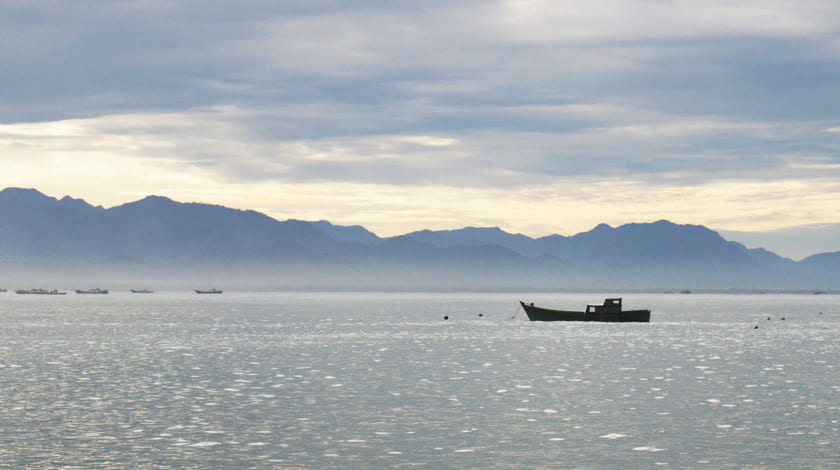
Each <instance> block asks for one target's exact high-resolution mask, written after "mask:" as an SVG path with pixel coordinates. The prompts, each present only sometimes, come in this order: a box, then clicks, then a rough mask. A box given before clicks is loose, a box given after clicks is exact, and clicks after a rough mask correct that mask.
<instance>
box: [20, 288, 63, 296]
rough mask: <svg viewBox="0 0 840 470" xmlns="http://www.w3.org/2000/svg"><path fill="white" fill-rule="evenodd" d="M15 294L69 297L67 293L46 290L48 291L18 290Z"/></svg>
mask: <svg viewBox="0 0 840 470" xmlns="http://www.w3.org/2000/svg"><path fill="white" fill-rule="evenodd" d="M15 294H33V295H67V292H62V291H59V290H55V289H52V290H46V289H16V290H15Z"/></svg>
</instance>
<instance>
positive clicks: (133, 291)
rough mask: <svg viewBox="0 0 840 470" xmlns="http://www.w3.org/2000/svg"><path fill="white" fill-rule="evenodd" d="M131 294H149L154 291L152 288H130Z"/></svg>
mask: <svg viewBox="0 0 840 470" xmlns="http://www.w3.org/2000/svg"><path fill="white" fill-rule="evenodd" d="M130 290H131V293H132V294H151V293H154V291H153V290H149V289H130Z"/></svg>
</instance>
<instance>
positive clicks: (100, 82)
mask: <svg viewBox="0 0 840 470" xmlns="http://www.w3.org/2000/svg"><path fill="white" fill-rule="evenodd" d="M0 8H1V9H2V11H0V13H2V14H0V31H2V39H3V40H2V41H0V60H2V63H3V73H2V74H0V97H2V98H1V99H0V159H2V160H0V163H2V164H3V166H4V167H5V168H6V171H4V172H3V176H0V185H2V186H4V187H5V186H33V187H37V188H39V189H41V190H42V191H45V192H47V193H55V195H59V196H60V195H63V194H70V195H73V196H74V197H83V198H85V199H87V200H89V201H91V202H93V203H98V204H104V205H114V204H118V203H121V202H126V201H129V200H133V199H136V198H138V197H142V196H144V195H146V194H151V193H158V194H165V195H168V196H170V197H173V198H176V199H181V200H200V201H205V202H215V203H221V204H226V205H230V206H235V207H243V208H256V209H259V210H263V211H265V212H267V213H269V214H271V215H273V216H275V217H278V218H290V217H296V218H303V219H321V218H326V219H329V220H331V221H333V222H337V223H358V224H362V225H365V226H367V227H369V228H371V229H372V230H374V231H376V232H377V233H380V234H383V235H388V234H395V233H404V232H407V231H411V230H415V229H419V228H457V227H461V226H464V225H499V226H502V227H503V228H505V229H507V230H510V231H521V232H523V233H526V234H529V235H543V234H547V233H565V234H571V233H576V232H578V231H581V230H586V229H588V228H591V227H592V226H594V225H595V224H597V223H599V222H607V223H611V224H613V225H617V224H621V223H625V222H644V221H652V220H657V219H661V218H667V219H670V220H673V221H675V222H680V223H698V224H704V225H707V226H710V227H712V228H719V229H728V230H735V231H747V232H749V231H767V230H775V229H779V228H784V227H791V226H797V225H805V224H816V223H820V224H827V223H837V222H840V178H838V176H840V152H838V150H840V116H838V115H840V112H838V109H840V33H838V32H840V4H838V3H837V2H835V1H830V0H821V1H797V2H790V1H762V2H759V1H742V2H730V1H721V2H714V1H712V2H688V1H619V0H606V1H599V2H589V3H587V2H575V1H568V2H566V1H556V0H552V1H496V2H493V1H467V0H464V1H445V2H444V1H424V2H383V1H365V0H361V1H354V2H340V1H317V0H306V1H284V2H276V1H239V2H225V1H212V0H210V1H208V0H202V1H197V0H196V1H184V0H182V1H160V2H158V1H114V2H107V1H106V2H103V1H74V2H66V1H39V0H36V1H30V2H17V1H0ZM838 249H840V247H838Z"/></svg>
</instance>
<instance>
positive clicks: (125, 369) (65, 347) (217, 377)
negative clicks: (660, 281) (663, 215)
mask: <svg viewBox="0 0 840 470" xmlns="http://www.w3.org/2000/svg"><path fill="white" fill-rule="evenodd" d="M533 297H534V299H531V300H534V301H535V302H537V303H538V304H545V305H547V306H558V307H564V306H568V307H580V306H582V305H585V304H586V303H588V302H593V301H599V300H600V297H604V296H601V295H592V294H586V295H582V294H556V295H549V294H539V295H533ZM3 299H4V301H5V302H4V303H3V305H2V307H0V316H1V318H0V320H2V322H3V323H2V324H3V325H4V328H3V329H2V332H0V339H2V341H0V345H1V346H0V377H2V379H0V400H2V403H3V407H4V409H5V410H6V411H5V415H4V419H3V424H2V426H0V462H2V463H0V467H2V468H66V467H72V466H78V467H80V468H114V467H142V468H185V467H188V468H199V467H200V468H290V467H291V468H295V467H306V468H354V467H355V468H365V467H367V468H372V467H374V468H378V467H386V468H387V467H399V466H408V465H425V466H427V467H429V468H530V467H560V468H604V469H606V468H645V467H661V466H666V467H667V466H670V467H671V468H742V467H759V468H761V467H765V468H795V467H799V468H805V467H807V468H832V467H834V466H835V465H836V462H837V461H838V460H840V451H838V450H837V448H838V445H837V444H838V443H839V442H840V441H839V440H838V437H840V432H839V431H838V420H840V412H838V398H840V382H838V381H837V380H836V377H837V376H838V374H837V370H836V358H837V357H838V349H840V346H838V344H840V343H838V341H837V339H838V332H840V311H839V310H838V307H836V306H835V305H833V301H834V300H836V299H835V298H834V297H833V296H820V297H819V298H817V297H811V296H804V295H803V296H794V295H766V296H757V295H756V296H747V295H703V296H701V295H692V296H666V295H650V294H635V295H626V296H625V305H626V306H627V307H628V308H631V307H650V308H651V309H652V310H653V316H652V322H651V323H650V324H606V323H605V324H596V323H592V324H587V323H536V322H534V323H532V322H528V321H527V320H526V318H525V316H524V314H523V313H521V312H520V313H517V316H516V318H515V319H511V317H512V316H513V314H514V313H515V310H516V305H517V304H516V300H517V298H516V296H513V295H507V294H396V293H389V294H371V293H364V294H359V293H329V294H316V293H306V294H294V293H282V294H270V293H260V294H246V293H240V294H237V293H233V294H230V295H228V294H227V293H226V294H225V295H224V296H220V297H214V298H212V299H206V298H196V297H194V296H187V295H184V294H175V293H170V294H167V293H162V294H155V295H154V296H153V297H152V296H143V298H142V299H138V298H137V297H136V296H135V297H131V296H130V294H119V293H115V294H113V295H109V296H108V297H104V298H97V299H89V298H84V299H80V298H75V297H73V296H68V297H67V298H66V299H64V300H63V301H55V300H54V299H46V300H42V299H30V298H25V299H24V298H21V297H14V296H5V297H4V298H3ZM628 304H633V305H628ZM820 312H822V314H821V313H820ZM479 313H481V314H482V315H483V316H481V317H479V316H478V314H479ZM444 315H446V316H448V317H449V318H450V319H449V320H443V317H444ZM782 317H785V319H784V320H781V318H782ZM768 318H769V319H768ZM756 326H758V327H759V328H757V329H756V328H755V327H756ZM4 465H5V466H7V467H3V466H4Z"/></svg>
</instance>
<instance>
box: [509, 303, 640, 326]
mask: <svg viewBox="0 0 840 470" xmlns="http://www.w3.org/2000/svg"><path fill="white" fill-rule="evenodd" d="M519 303H520V304H521V305H522V308H523V309H524V310H525V313H526V314H527V315H528V319H529V320H531V321H602V322H649V321H650V310H622V309H621V298H615V299H606V300H604V304H603V305H587V306H586V311H584V312H578V311H571V310H552V309H549V308H542V307H535V306H534V304H533V303H531V304H526V303H525V302H522V301H521V300H520V301H519Z"/></svg>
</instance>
